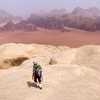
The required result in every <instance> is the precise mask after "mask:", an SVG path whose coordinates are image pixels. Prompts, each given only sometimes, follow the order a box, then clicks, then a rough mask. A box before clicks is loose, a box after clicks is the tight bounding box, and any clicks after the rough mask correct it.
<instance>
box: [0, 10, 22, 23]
mask: <svg viewBox="0 0 100 100" xmlns="http://www.w3.org/2000/svg"><path fill="white" fill-rule="evenodd" d="M20 20H22V18H21V17H18V16H17V17H16V16H14V15H13V14H11V13H9V12H7V11H6V10H1V9H0V24H2V23H7V22H9V21H20Z"/></svg>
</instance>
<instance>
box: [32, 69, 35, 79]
mask: <svg viewBox="0 0 100 100" xmlns="http://www.w3.org/2000/svg"><path fill="white" fill-rule="evenodd" d="M34 74H35V73H34V67H33V73H32V79H33V78H34Z"/></svg>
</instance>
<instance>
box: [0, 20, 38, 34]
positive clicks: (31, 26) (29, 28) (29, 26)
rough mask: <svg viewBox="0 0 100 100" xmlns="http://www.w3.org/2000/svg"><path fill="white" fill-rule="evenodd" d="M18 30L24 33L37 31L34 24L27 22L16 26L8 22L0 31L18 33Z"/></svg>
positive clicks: (21, 22)
mask: <svg viewBox="0 0 100 100" xmlns="http://www.w3.org/2000/svg"><path fill="white" fill-rule="evenodd" d="M16 30H23V31H37V30H38V29H37V27H36V26H35V25H34V24H30V23H28V22H27V21H24V20H22V21H20V22H19V23H17V24H14V23H13V22H12V21H10V22H8V23H7V24H6V25H4V26H3V27H2V28H0V31H1V32H3V31H16Z"/></svg>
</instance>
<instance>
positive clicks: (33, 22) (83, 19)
mask: <svg viewBox="0 0 100 100" xmlns="http://www.w3.org/2000/svg"><path fill="white" fill-rule="evenodd" d="M99 14H100V10H99V9H97V8H88V9H83V8H80V7H77V8H75V9H74V10H73V12H72V13H68V12H67V11H66V10H65V9H60V10H59V9H54V10H52V11H51V12H48V13H43V14H42V13H40V14H39V13H34V14H32V15H31V16H30V17H29V18H28V19H27V20H21V21H20V22H19V23H14V21H13V20H15V19H16V17H13V16H12V18H11V17H10V23H8V24H6V25H4V27H3V28H1V29H0V30H1V31H2V30H3V31H13V30H25V31H36V30H37V27H40V28H46V29H54V30H55V29H56V30H60V31H62V32H64V31H68V30H66V27H70V28H77V29H82V30H85V31H98V30H100V15H99ZM10 16H11V15H10ZM17 18H19V17H17ZM19 19H20V18H19ZM11 20H12V21H13V23H12V22H11ZM13 26H14V27H13Z"/></svg>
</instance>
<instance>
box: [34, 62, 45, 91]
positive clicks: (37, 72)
mask: <svg viewBox="0 0 100 100" xmlns="http://www.w3.org/2000/svg"><path fill="white" fill-rule="evenodd" d="M32 79H33V80H34V82H35V83H36V86H37V87H39V88H40V89H42V81H43V76H42V67H41V66H40V65H39V64H37V63H36V62H33V73H32Z"/></svg>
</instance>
